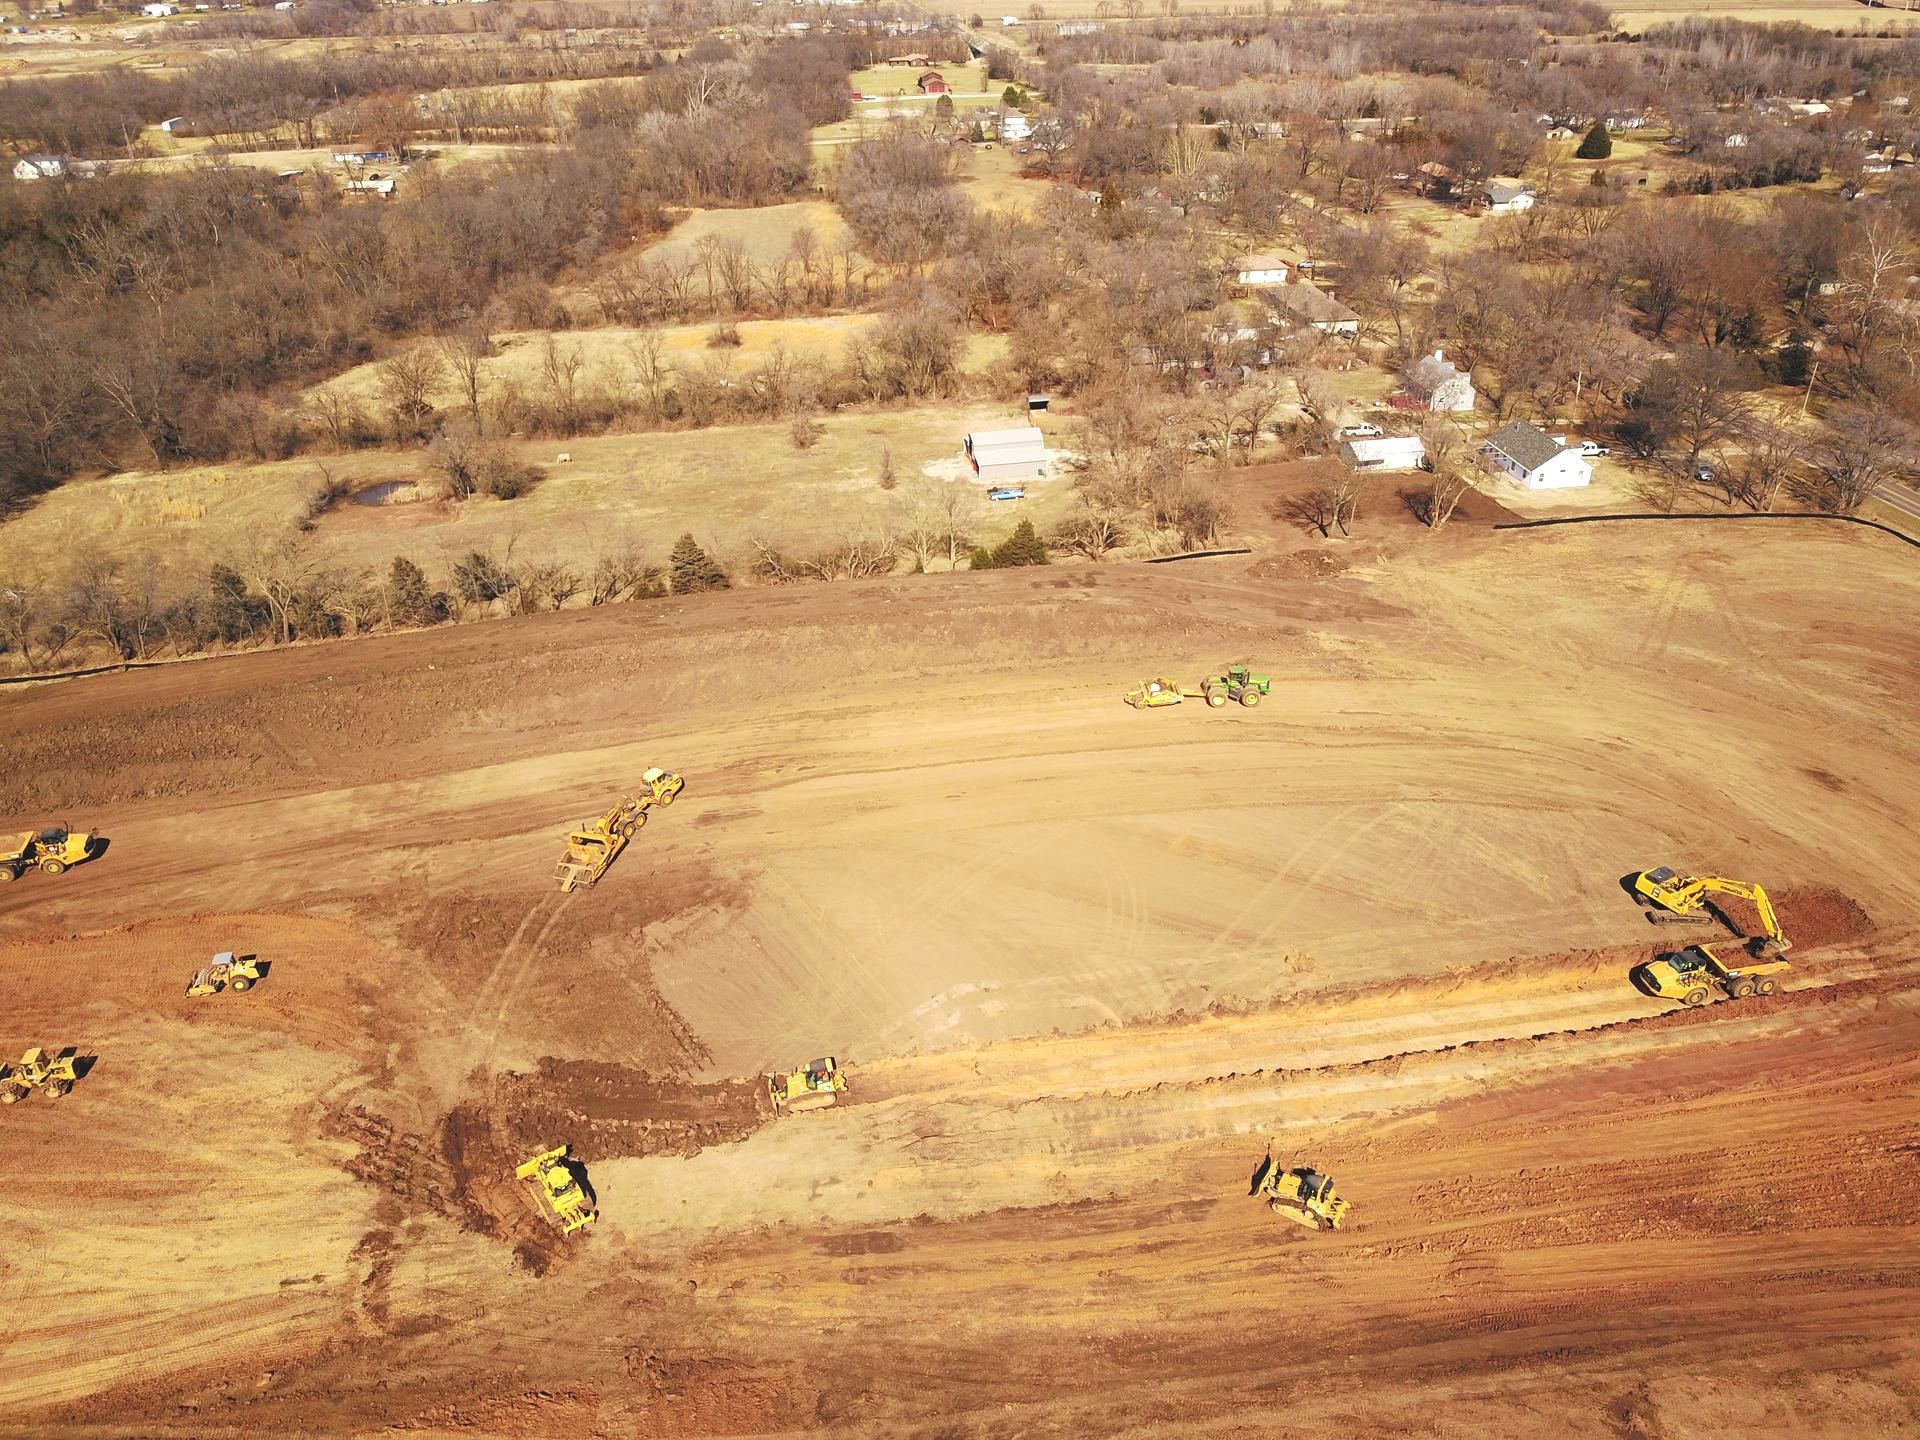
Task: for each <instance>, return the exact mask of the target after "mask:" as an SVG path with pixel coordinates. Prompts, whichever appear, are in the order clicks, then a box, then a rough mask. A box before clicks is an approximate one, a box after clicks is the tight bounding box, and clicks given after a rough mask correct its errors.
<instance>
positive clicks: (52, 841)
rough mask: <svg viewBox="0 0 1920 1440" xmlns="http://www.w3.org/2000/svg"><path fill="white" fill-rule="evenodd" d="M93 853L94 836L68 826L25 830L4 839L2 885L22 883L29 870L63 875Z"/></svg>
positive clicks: (0, 851)
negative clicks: (23, 876)
mask: <svg viewBox="0 0 1920 1440" xmlns="http://www.w3.org/2000/svg"><path fill="white" fill-rule="evenodd" d="M92 853H93V836H92V835H91V834H85V833H83V834H78V835H76V834H75V833H74V832H73V831H71V830H69V829H67V827H66V826H64V825H53V826H49V827H48V828H47V829H45V830H23V831H21V832H19V833H18V834H15V835H9V836H7V837H6V838H5V839H0V884H4V883H5V882H7V881H8V880H18V879H19V878H20V877H21V876H22V875H24V874H26V873H27V871H29V870H40V871H43V872H44V873H46V874H48V875H59V874H61V873H62V872H64V871H66V870H68V869H70V868H71V867H73V866H75V865H78V864H79V863H80V862H81V861H82V860H85V859H86V858H87V857H88V856H89V855H91V854H92Z"/></svg>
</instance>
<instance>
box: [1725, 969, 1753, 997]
mask: <svg viewBox="0 0 1920 1440" xmlns="http://www.w3.org/2000/svg"><path fill="white" fill-rule="evenodd" d="M1727 993H1728V994H1729V995H1731V996H1733V998H1734V999H1736V1000H1744V999H1746V998H1747V997H1748V996H1749V995H1751V994H1753V977H1752V976H1751V975H1742V976H1739V977H1738V978H1736V979H1735V980H1734V982H1733V983H1732V984H1731V985H1729V986H1727Z"/></svg>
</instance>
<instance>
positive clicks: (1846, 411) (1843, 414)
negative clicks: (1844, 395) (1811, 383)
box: [1814, 404, 1920, 515]
mask: <svg viewBox="0 0 1920 1440" xmlns="http://www.w3.org/2000/svg"><path fill="white" fill-rule="evenodd" d="M1814 464H1815V467H1816V468H1817V470H1818V472H1819V475H1820V481H1821V483H1820V484H1819V486H1818V487H1817V489H1816V491H1815V498H1816V500H1817V501H1818V503H1819V504H1820V506H1821V507H1822V508H1823V509H1827V510H1832V511H1833V512H1835V513H1836V514H1839V515H1851V514H1853V513H1854V512H1855V511H1857V510H1859V508H1860V507H1861V506H1862V505H1864V504H1866V503H1867V501H1868V500H1870V499H1872V498H1873V494H1874V492H1875V491H1876V490H1878V489H1879V488H1880V486H1881V485H1882V484H1884V483H1885V482H1886V481H1888V480H1891V479H1894V478H1896V477H1900V476H1911V475H1913V473H1914V471H1915V469H1916V467H1920V452H1917V451H1916V448H1915V443H1914V435H1913V431H1912V430H1911V429H1910V428H1909V427H1908V426H1907V425H1905V424H1903V423H1902V422H1900V421H1899V420H1897V419H1895V418H1894V416H1893V414H1892V413H1891V411H1889V410H1887V409H1886V408H1884V407H1883V406H1880V405H1874V404H1867V405H1847V406H1843V407H1840V408H1839V409H1838V410H1836V411H1835V413H1834V414H1833V415H1832V416H1831V417H1830V424H1829V428H1828V432H1827V437H1826V440H1825V442H1824V443H1823V444H1822V445H1821V447H1820V450H1819V453H1818V455H1817V456H1816V458H1815V461H1814Z"/></svg>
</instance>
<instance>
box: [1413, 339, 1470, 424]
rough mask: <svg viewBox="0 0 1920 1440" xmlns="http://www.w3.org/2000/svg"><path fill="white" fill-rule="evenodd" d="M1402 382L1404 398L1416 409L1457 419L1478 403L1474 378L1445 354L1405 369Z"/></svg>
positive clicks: (1439, 352) (1438, 353)
mask: <svg viewBox="0 0 1920 1440" xmlns="http://www.w3.org/2000/svg"><path fill="white" fill-rule="evenodd" d="M1404 379H1405V382H1406V383H1405V389H1406V394H1407V397H1408V398H1409V399H1411V400H1412V401H1413V403H1414V407H1415V408H1416V409H1420V410H1431V411H1433V412H1434V413H1436V414H1439V415H1460V414H1464V413H1465V412H1466V411H1468V410H1471V409H1473V407H1474V404H1475V402H1476V401H1477V399H1478V397H1477V396H1476V395H1475V394H1474V393H1473V377H1472V376H1471V375H1469V374H1467V372H1466V371H1464V370H1462V369H1461V368H1460V367H1459V366H1457V365H1455V364H1454V363H1453V362H1452V361H1451V360H1449V359H1447V356H1446V352H1445V351H1444V350H1436V351H1434V352H1433V353H1432V354H1431V355H1422V356H1421V357H1420V358H1419V359H1418V360H1416V361H1414V362H1413V363H1412V364H1411V365H1409V366H1408V367H1407V373H1406V375H1405V377H1404Z"/></svg>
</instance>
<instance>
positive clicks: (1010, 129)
mask: <svg viewBox="0 0 1920 1440" xmlns="http://www.w3.org/2000/svg"><path fill="white" fill-rule="evenodd" d="M1000 138H1001V139H1002V140H1004V141H1006V142H1007V143H1008V144H1009V145H1011V144H1013V143H1014V142H1015V141H1017V140H1030V139H1032V138H1033V119H1032V117H1031V116H1027V115H1022V114H1021V113H1020V112H1019V111H1018V110H1009V111H1008V112H1007V113H1006V114H1005V115H1002V116H1001V117H1000Z"/></svg>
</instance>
